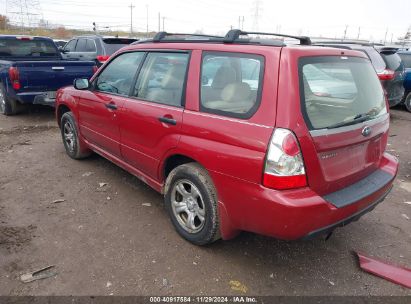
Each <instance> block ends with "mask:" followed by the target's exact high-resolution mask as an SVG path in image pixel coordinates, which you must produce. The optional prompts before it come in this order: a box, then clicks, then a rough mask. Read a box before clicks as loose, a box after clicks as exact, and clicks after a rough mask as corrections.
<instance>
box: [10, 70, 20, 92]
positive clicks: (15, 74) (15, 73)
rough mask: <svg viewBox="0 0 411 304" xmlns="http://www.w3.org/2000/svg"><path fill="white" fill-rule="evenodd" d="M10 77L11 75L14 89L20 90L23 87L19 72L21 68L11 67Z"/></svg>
mask: <svg viewBox="0 0 411 304" xmlns="http://www.w3.org/2000/svg"><path fill="white" fill-rule="evenodd" d="M9 77H10V81H11V85H12V87H13V89H15V90H20V88H21V85H20V74H19V70H18V69H17V68H16V67H10V68H9Z"/></svg>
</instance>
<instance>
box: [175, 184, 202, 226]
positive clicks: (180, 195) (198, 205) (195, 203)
mask: <svg viewBox="0 0 411 304" xmlns="http://www.w3.org/2000/svg"><path fill="white" fill-rule="evenodd" d="M171 208H172V210H173V214H174V216H175V217H176V219H177V221H178V223H179V225H180V226H181V227H182V228H183V229H184V230H185V231H187V232H189V233H197V232H199V231H200V230H201V229H202V228H203V227H204V224H205V215H206V210H205V205H204V200H203V198H202V196H201V193H200V191H199V190H198V188H197V187H196V186H195V185H194V184H193V183H192V182H190V181H189V180H186V179H184V180H178V181H177V182H176V183H175V184H174V187H173V191H172V192H171Z"/></svg>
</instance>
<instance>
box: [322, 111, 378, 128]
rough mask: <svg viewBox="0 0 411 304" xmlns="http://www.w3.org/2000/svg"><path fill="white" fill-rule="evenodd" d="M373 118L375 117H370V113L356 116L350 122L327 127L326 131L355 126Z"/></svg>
mask: <svg viewBox="0 0 411 304" xmlns="http://www.w3.org/2000/svg"><path fill="white" fill-rule="evenodd" d="M373 117H375V115H371V114H370V113H363V114H358V115H356V116H355V117H354V118H353V119H351V120H347V121H342V122H339V123H336V124H333V125H331V126H329V127H327V129H335V128H339V127H345V126H351V125H355V124H357V123H360V122H364V121H367V120H370V119H371V118H373Z"/></svg>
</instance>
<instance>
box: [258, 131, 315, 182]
mask: <svg viewBox="0 0 411 304" xmlns="http://www.w3.org/2000/svg"><path fill="white" fill-rule="evenodd" d="M263 185H264V186H265V187H268V188H273V189H278V190H284V189H293V188H300V187H304V186H306V185H307V178H306V175H305V168H304V162H303V158H302V154H301V150H300V146H299V144H298V141H297V138H296V137H295V135H294V134H293V133H292V132H291V131H290V130H287V129H280V128H277V129H275V131H274V134H273V136H272V138H271V141H270V145H269V147H268V151H267V156H266V161H265V168H264V176H263Z"/></svg>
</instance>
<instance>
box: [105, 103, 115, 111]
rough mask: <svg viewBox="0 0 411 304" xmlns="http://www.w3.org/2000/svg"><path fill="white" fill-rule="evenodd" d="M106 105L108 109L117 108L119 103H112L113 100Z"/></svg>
mask: <svg viewBox="0 0 411 304" xmlns="http://www.w3.org/2000/svg"><path fill="white" fill-rule="evenodd" d="M105 106H106V108H107V109H110V110H117V105H116V104H115V103H112V102H110V103H106V104H105Z"/></svg>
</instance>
